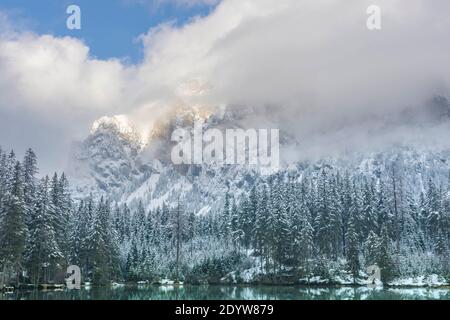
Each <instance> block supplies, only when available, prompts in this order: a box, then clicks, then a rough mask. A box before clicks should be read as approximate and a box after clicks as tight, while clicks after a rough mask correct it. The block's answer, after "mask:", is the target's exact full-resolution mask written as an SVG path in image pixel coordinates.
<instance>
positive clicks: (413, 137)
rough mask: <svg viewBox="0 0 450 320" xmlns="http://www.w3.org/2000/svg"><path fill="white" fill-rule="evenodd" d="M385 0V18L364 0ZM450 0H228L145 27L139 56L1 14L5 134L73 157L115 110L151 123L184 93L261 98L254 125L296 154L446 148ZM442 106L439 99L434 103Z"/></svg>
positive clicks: (250, 101)
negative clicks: (129, 60) (181, 20)
mask: <svg viewBox="0 0 450 320" xmlns="http://www.w3.org/2000/svg"><path fill="white" fill-rule="evenodd" d="M372 4H376V5H378V6H380V8H381V30H368V28H367V27H366V20H367V18H368V15H367V13H366V9H367V7H368V6H369V5H372ZM448 12H450V2H448V1H445V0H434V1H428V0H379V1H364V0H345V1H337V0H223V1H222V2H221V3H220V4H218V5H217V7H216V8H215V9H214V10H213V11H212V13H211V14H210V15H208V16H206V17H203V18H195V19H192V21H190V22H189V23H187V24H185V25H184V26H181V27H180V26H176V25H175V24H174V23H170V22H169V23H166V24H162V25H159V26H156V27H153V28H151V29H150V30H148V32H146V33H144V34H142V35H141V36H140V38H139V41H141V43H142V46H143V49H144V52H145V55H144V59H143V61H142V62H140V63H138V64H135V65H129V64H125V63H124V62H123V61H122V60H121V59H120V57H118V58H117V59H110V60H99V59H95V58H93V57H92V56H91V54H90V52H89V48H88V47H87V46H86V45H85V44H84V43H83V42H82V41H80V40H78V39H74V38H68V37H66V38H57V37H53V36H50V35H38V34H34V33H33V32H31V31H27V30H20V31H19V30H17V28H15V26H14V23H13V22H11V21H8V19H7V17H6V16H5V15H4V14H2V15H0V26H1V30H2V33H1V34H2V35H1V38H0V116H1V118H0V137H1V140H0V144H1V145H3V146H6V147H11V146H14V147H15V148H16V149H19V150H20V149H24V148H26V147H27V146H33V147H35V149H36V151H37V153H38V154H39V156H40V159H41V162H43V165H44V167H45V168H53V167H58V168H60V167H62V166H63V163H64V159H65V157H66V156H67V150H68V147H69V146H70V141H72V140H76V139H82V138H83V137H84V136H85V135H87V134H88V128H89V126H90V124H91V123H92V122H93V121H94V120H95V119H97V118H99V117H100V116H103V115H114V114H127V115H128V116H129V117H130V118H131V119H133V120H134V121H135V122H136V123H137V126H140V127H143V128H151V125H152V123H153V122H154V121H156V120H158V117H161V116H163V115H164V113H165V112H166V111H167V110H169V109H170V108H172V107H173V106H175V105H180V104H182V105H186V106H203V105H204V106H212V107H219V106H222V105H226V106H233V107H234V108H242V109H245V108H252V110H253V112H252V116H251V117H250V118H247V119H246V120H245V121H244V123H245V124H246V125H247V126H257V127H261V128H262V127H264V126H273V127H279V128H280V129H281V134H283V131H284V134H285V135H286V136H289V137H291V138H292V139H293V140H295V141H297V143H298V145H297V146H296V148H295V150H291V151H290V152H289V158H291V159H293V160H295V159H297V158H303V157H309V156H311V157H317V156H323V155H328V154H330V153H334V152H339V151H342V150H358V149H367V148H369V147H374V148H379V147H382V146H383V145H385V144H388V143H414V144H420V145H423V146H428V147H429V146H434V145H435V146H438V145H439V146H444V147H447V146H446V144H447V143H448V142H447V141H446V139H442V137H446V136H448V133H450V130H449V125H448V120H446V119H447V118H446V117H448V116H447V115H446V112H447V111H446V108H448V103H447V102H446V101H445V99H443V100H440V101H439V102H436V101H433V100H432V99H433V97H435V96H437V95H439V96H442V97H447V96H449V77H450V63H449V62H450V58H449V57H450V42H449V41H448V39H449V35H450V19H448ZM436 110H437V111H436Z"/></svg>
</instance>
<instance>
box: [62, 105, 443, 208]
mask: <svg viewBox="0 0 450 320" xmlns="http://www.w3.org/2000/svg"><path fill="white" fill-rule="evenodd" d="M441 111H442V110H441ZM251 114H252V112H251V110H249V109H244V110H242V109H241V110H240V109H235V110H229V111H227V112H224V110H219V111H217V112H211V110H206V109H198V108H197V109H196V108H184V109H178V110H176V112H174V113H173V114H172V115H171V116H170V117H168V118H165V119H164V120H163V121H160V122H157V123H156V124H155V126H154V127H153V129H152V131H151V132H149V133H148V135H147V134H142V133H139V132H138V130H136V129H135V128H134V127H133V125H132V124H131V123H130V121H129V120H128V119H127V118H126V117H125V116H114V117H103V118H101V119H99V120H97V121H95V123H94V124H93V126H92V130H91V132H90V134H89V136H88V137H87V138H86V139H85V140H84V141H83V142H81V143H77V144H74V147H73V152H72V154H71V158H70V166H69V170H68V174H69V176H70V177H71V181H72V184H73V185H74V189H75V194H76V195H77V197H84V196H86V195H87V194H88V193H89V192H92V193H94V194H96V195H98V194H102V195H106V196H107V197H109V198H111V199H113V200H114V201H118V202H121V203H127V204H128V205H129V206H130V207H131V208H133V207H136V206H137V204H138V203H139V201H142V202H143V203H144V206H145V207H146V209H147V210H150V209H154V208H155V207H158V206H161V205H162V204H163V203H164V202H166V203H169V204H172V205H173V204H174V203H176V201H177V200H178V199H179V198H182V199H183V201H184V203H185V206H186V207H187V209H188V210H190V211H193V212H196V213H197V214H198V215H202V214H207V213H208V212H218V210H221V208H222V207H223V202H224V195H225V194H226V192H227V190H229V191H230V192H231V193H232V194H234V196H235V198H237V199H238V198H239V195H240V194H242V193H246V192H248V191H249V190H250V189H251V186H252V185H253V184H254V183H255V182H256V181H258V179H261V177H260V175H259V173H258V172H257V171H255V169H254V168H249V167H245V166H237V165H235V166H223V167H214V166H210V165H189V166H188V165H181V166H174V165H173V164H172V163H171V161H170V152H171V147H172V145H173V144H172V142H171V141H170V137H171V133H172V132H173V130H174V129H175V128H177V127H183V128H191V127H192V124H193V121H195V120H196V119H198V118H202V119H204V120H206V127H217V128H233V127H234V128H236V127H242V126H243V124H244V123H246V122H248V121H247V120H248V118H249V117H248V116H249V115H251ZM441 118H442V117H441ZM445 118H446V120H445V121H448V116H447V114H446V115H445ZM444 132H445V131H444ZM443 138H444V139H445V137H443ZM281 148H282V149H283V148H284V149H287V150H292V149H296V148H300V146H299V145H298V141H297V140H296V139H294V138H292V137H291V136H289V135H288V134H282V135H281ZM282 160H283V159H282ZM392 163H397V164H399V166H398V168H400V170H404V172H406V175H405V176H406V177H407V181H404V183H406V184H409V185H410V186H411V187H412V188H419V189H423V188H424V185H426V183H427V180H428V178H429V176H430V175H432V178H433V180H434V181H441V182H442V184H444V183H446V182H447V179H448V173H449V170H450V150H449V149H448V148H445V147H439V146H430V145H425V146H422V147H418V146H417V145H415V146H414V147H412V146H408V145H401V146H400V145H387V146H385V147H384V148H383V149H382V150H380V149H379V148H378V149H377V151H376V152H375V151H372V150H370V149H368V150H365V151H352V152H350V153H348V152H347V153H341V154H338V155H332V156H329V157H324V158H322V159H320V160H317V159H316V160H307V159H302V160H298V161H290V162H289V163H287V162H284V164H283V168H282V170H281V172H280V174H282V175H285V176H286V177H287V176H293V177H296V178H297V179H299V178H300V177H301V176H302V173H304V172H308V173H312V174H313V175H314V173H315V172H317V174H318V173H319V172H320V171H321V169H322V168H334V169H338V170H340V171H342V172H344V171H348V172H351V173H358V172H359V173H361V174H364V175H366V176H367V175H371V176H373V177H375V178H377V177H379V176H381V175H382V174H383V172H386V171H388V170H390V169H389V166H390V164H392Z"/></svg>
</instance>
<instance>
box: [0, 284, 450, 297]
mask: <svg viewBox="0 0 450 320" xmlns="http://www.w3.org/2000/svg"><path fill="white" fill-rule="evenodd" d="M0 300H450V289H449V288H376V289H371V288H366V287H360V288H351V287H341V288H322V287H300V286H181V287H172V286H142V287H140V286H124V287H114V288H90V289H89V288H88V289H86V288H83V289H81V290H61V291H16V292H12V293H0Z"/></svg>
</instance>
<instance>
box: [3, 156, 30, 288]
mask: <svg viewBox="0 0 450 320" xmlns="http://www.w3.org/2000/svg"><path fill="white" fill-rule="evenodd" d="M14 159H15V156H14V154H13V153H11V155H10V161H12V160H14ZM7 169H9V170H12V172H11V173H8V174H7V179H9V180H6V184H7V188H6V193H5V195H4V197H5V199H4V204H3V208H2V210H3V212H2V214H1V216H2V223H1V230H0V257H2V264H3V275H5V273H6V272H5V271H6V270H7V269H8V268H9V267H11V268H12V269H13V270H14V271H15V273H16V285H17V286H18V285H19V282H20V272H21V269H22V267H23V266H22V254H23V252H24V250H25V241H26V237H27V226H26V223H25V214H26V213H25V202H24V197H23V180H22V177H23V176H22V167H21V165H20V163H19V162H18V161H17V162H16V163H15V165H14V167H13V168H11V164H10V166H9V167H8V168H7ZM3 283H4V281H3Z"/></svg>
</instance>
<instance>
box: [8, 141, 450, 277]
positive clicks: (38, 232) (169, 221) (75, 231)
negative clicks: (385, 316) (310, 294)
mask: <svg viewBox="0 0 450 320" xmlns="http://www.w3.org/2000/svg"><path fill="white" fill-rule="evenodd" d="M385 168H386V170H384V171H380V172H378V173H377V174H376V175H373V174H372V173H370V174H369V173H364V172H356V171H354V172H352V171H348V170H340V169H338V168H337V167H332V166H326V165H323V164H322V165H320V166H317V167H316V168H315V170H312V171H308V170H300V169H297V170H286V171H281V172H280V173H278V174H276V175H273V176H269V177H258V178H257V179H255V180H254V182H253V183H252V186H251V187H250V188H248V190H244V192H243V193H240V194H239V196H236V195H235V193H234V192H233V190H232V189H231V188H228V190H229V191H228V192H227V193H226V194H224V195H223V197H224V200H223V202H224V204H225V205H224V206H223V209H222V210H220V211H219V212H208V213H204V214H203V213H199V212H192V211H189V210H187V209H185V208H186V207H187V205H186V202H187V201H189V199H185V198H183V196H182V195H180V197H179V199H178V201H176V202H172V203H163V204H162V205H161V206H160V207H157V208H154V209H151V210H146V209H145V206H144V205H143V203H142V202H139V204H138V205H137V207H136V208H133V209H130V208H129V207H128V206H127V204H126V203H116V202H112V200H111V199H108V198H107V197H101V198H94V197H93V196H88V197H86V198H84V199H82V200H77V201H74V200H72V197H71V194H70V188H69V182H68V180H67V179H66V176H65V175H64V174H61V175H58V174H56V173H55V174H54V175H53V176H52V177H48V176H44V177H40V176H39V173H38V166H37V158H36V155H35V154H34V152H33V151H32V150H31V149H29V150H28V151H27V152H26V154H25V157H24V159H23V160H22V161H19V160H18V159H17V158H16V155H15V154H14V152H12V151H11V152H9V153H8V152H4V151H0V264H1V270H2V271H1V272H2V279H1V280H0V281H1V282H3V283H10V284H16V285H19V284H20V283H31V284H38V283H51V282H63V279H64V274H65V271H66V268H67V266H68V265H71V264H75V265H78V266H80V268H81V270H82V276H83V280H84V281H92V282H93V283H94V284H107V283H111V282H112V281H116V282H117V281H146V280H148V281H149V282H158V281H161V280H162V279H173V280H175V279H179V280H181V281H186V282H191V283H204V282H271V283H284V282H286V281H288V282H294V283H299V282H301V281H309V280H310V279H314V278H315V279H317V277H320V279H323V280H327V281H329V282H330V281H331V282H332V281H337V280H336V279H347V281H350V283H353V282H355V283H356V282H359V283H360V282H361V281H360V280H363V279H365V277H366V274H365V271H366V268H367V267H368V266H370V265H373V264H376V265H378V266H379V267H380V268H381V270H382V281H383V282H389V281H392V280H394V279H396V278H405V277H417V276H427V275H431V274H436V275H439V276H442V277H443V278H446V279H447V281H448V277H449V275H450V260H449V254H450V252H449V244H450V180H448V181H445V182H443V181H442V179H441V178H440V177H439V176H438V175H435V174H434V173H432V172H428V171H427V170H429V169H428V168H427V167H421V168H418V169H417V170H419V173H420V174H421V175H423V176H424V177H428V179H427V180H426V184H424V185H423V186H417V185H411V184H410V183H406V182H407V181H411V179H407V177H406V176H405V175H406V174H407V171H405V170H404V169H403V168H402V167H401V166H400V165H398V164H397V163H386V164H385ZM415 174H417V172H415Z"/></svg>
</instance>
